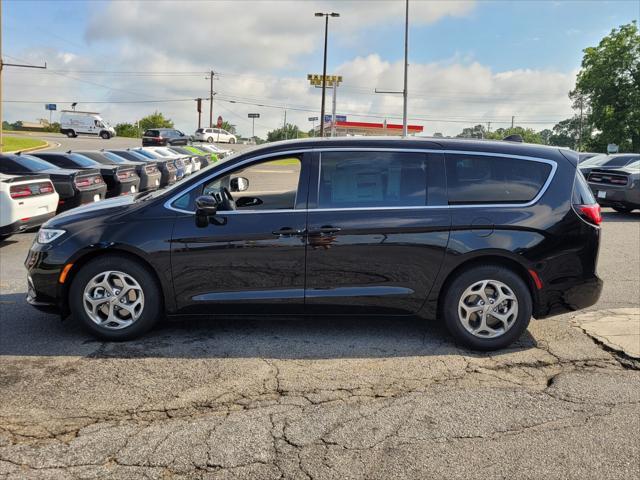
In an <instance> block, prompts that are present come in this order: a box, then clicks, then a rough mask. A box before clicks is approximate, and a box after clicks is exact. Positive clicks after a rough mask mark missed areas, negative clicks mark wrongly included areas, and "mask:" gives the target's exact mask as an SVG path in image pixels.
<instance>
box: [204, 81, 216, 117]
mask: <svg viewBox="0 0 640 480" xmlns="http://www.w3.org/2000/svg"><path fill="white" fill-rule="evenodd" d="M215 74H216V72H214V71H213V70H210V71H209V76H208V77H204V78H205V79H208V80H209V81H210V83H209V128H213V96H214V95H215V92H214V91H213V78H214V76H215Z"/></svg>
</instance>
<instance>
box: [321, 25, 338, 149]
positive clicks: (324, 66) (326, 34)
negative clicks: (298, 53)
mask: <svg viewBox="0 0 640 480" xmlns="http://www.w3.org/2000/svg"><path fill="white" fill-rule="evenodd" d="M315 16H316V17H324V58H323V61H322V104H321V105H320V136H321V137H324V101H325V97H326V90H327V79H326V77H327V39H328V37H329V17H339V16H340V14H339V13H336V12H331V13H322V12H316V13H315Z"/></svg>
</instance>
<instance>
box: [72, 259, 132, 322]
mask: <svg viewBox="0 0 640 480" xmlns="http://www.w3.org/2000/svg"><path fill="white" fill-rule="evenodd" d="M82 304H83V306H84V311H85V312H86V313H87V315H88V316H89V318H90V319H91V320H92V321H93V322H94V323H96V324H97V325H99V326H101V327H105V328H108V329H110V330H120V329H122V328H126V327H128V326H130V325H131V324H133V323H134V322H135V321H136V320H138V318H140V315H141V314H142V311H143V310H144V293H143V291H142V287H141V286H140V284H139V283H138V282H137V281H136V280H135V279H134V278H133V277H132V276H131V275H128V274H126V273H123V272H118V271H106V272H102V273H99V274H97V275H96V276H94V277H93V278H92V279H91V280H90V281H89V283H87V286H86V287H85V289H84V293H83V298H82Z"/></svg>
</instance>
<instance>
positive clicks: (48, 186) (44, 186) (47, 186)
mask: <svg viewBox="0 0 640 480" xmlns="http://www.w3.org/2000/svg"><path fill="white" fill-rule="evenodd" d="M39 187H40V194H41V195H46V194H48V193H53V192H54V191H55V189H54V188H53V184H52V183H51V182H46V183H40V184H39Z"/></svg>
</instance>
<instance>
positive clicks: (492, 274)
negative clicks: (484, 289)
mask: <svg viewBox="0 0 640 480" xmlns="http://www.w3.org/2000/svg"><path fill="white" fill-rule="evenodd" d="M481 280H497V281H499V282H502V283H504V284H505V285H506V286H508V287H509V288H510V289H511V290H512V291H513V293H514V295H515V297H516V300H517V302H518V313H517V315H516V318H515V320H514V321H513V322H514V323H513V324H512V325H511V327H510V328H509V329H508V330H507V331H506V332H505V333H503V334H502V335H500V336H498V337H494V338H481V337H479V336H476V335H473V334H472V333H471V332H469V331H467V329H466V328H465V327H464V326H463V324H462V321H461V320H460V316H459V313H458V304H459V301H460V299H461V298H462V294H463V293H464V292H465V290H466V289H467V288H469V287H470V286H472V285H473V284H474V283H476V282H479V281H481ZM443 294H444V297H443V298H444V299H443V303H442V310H441V311H442V314H443V316H444V322H445V325H446V326H447V329H448V330H449V332H451V335H453V336H454V338H455V339H456V340H458V341H460V342H462V343H463V344H465V345H466V346H468V347H470V348H472V349H474V350H483V351H490V350H498V349H501V348H505V347H507V346H509V345H511V344H512V343H513V342H515V341H516V340H517V339H518V338H520V336H521V335H522V334H523V333H524V331H525V330H526V329H527V327H528V326H529V321H530V320H531V312H532V300H531V292H530V291H529V288H528V287H527V285H526V284H525V282H524V281H523V280H522V278H521V277H520V276H519V275H518V274H516V273H515V272H513V271H512V270H510V269H508V268H505V267H503V266H499V265H486V266H476V267H471V268H469V269H467V270H464V271H463V272H462V273H460V274H458V275H456V278H455V279H454V280H453V282H451V283H450V284H449V286H448V288H447V291H446V292H443Z"/></svg>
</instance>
